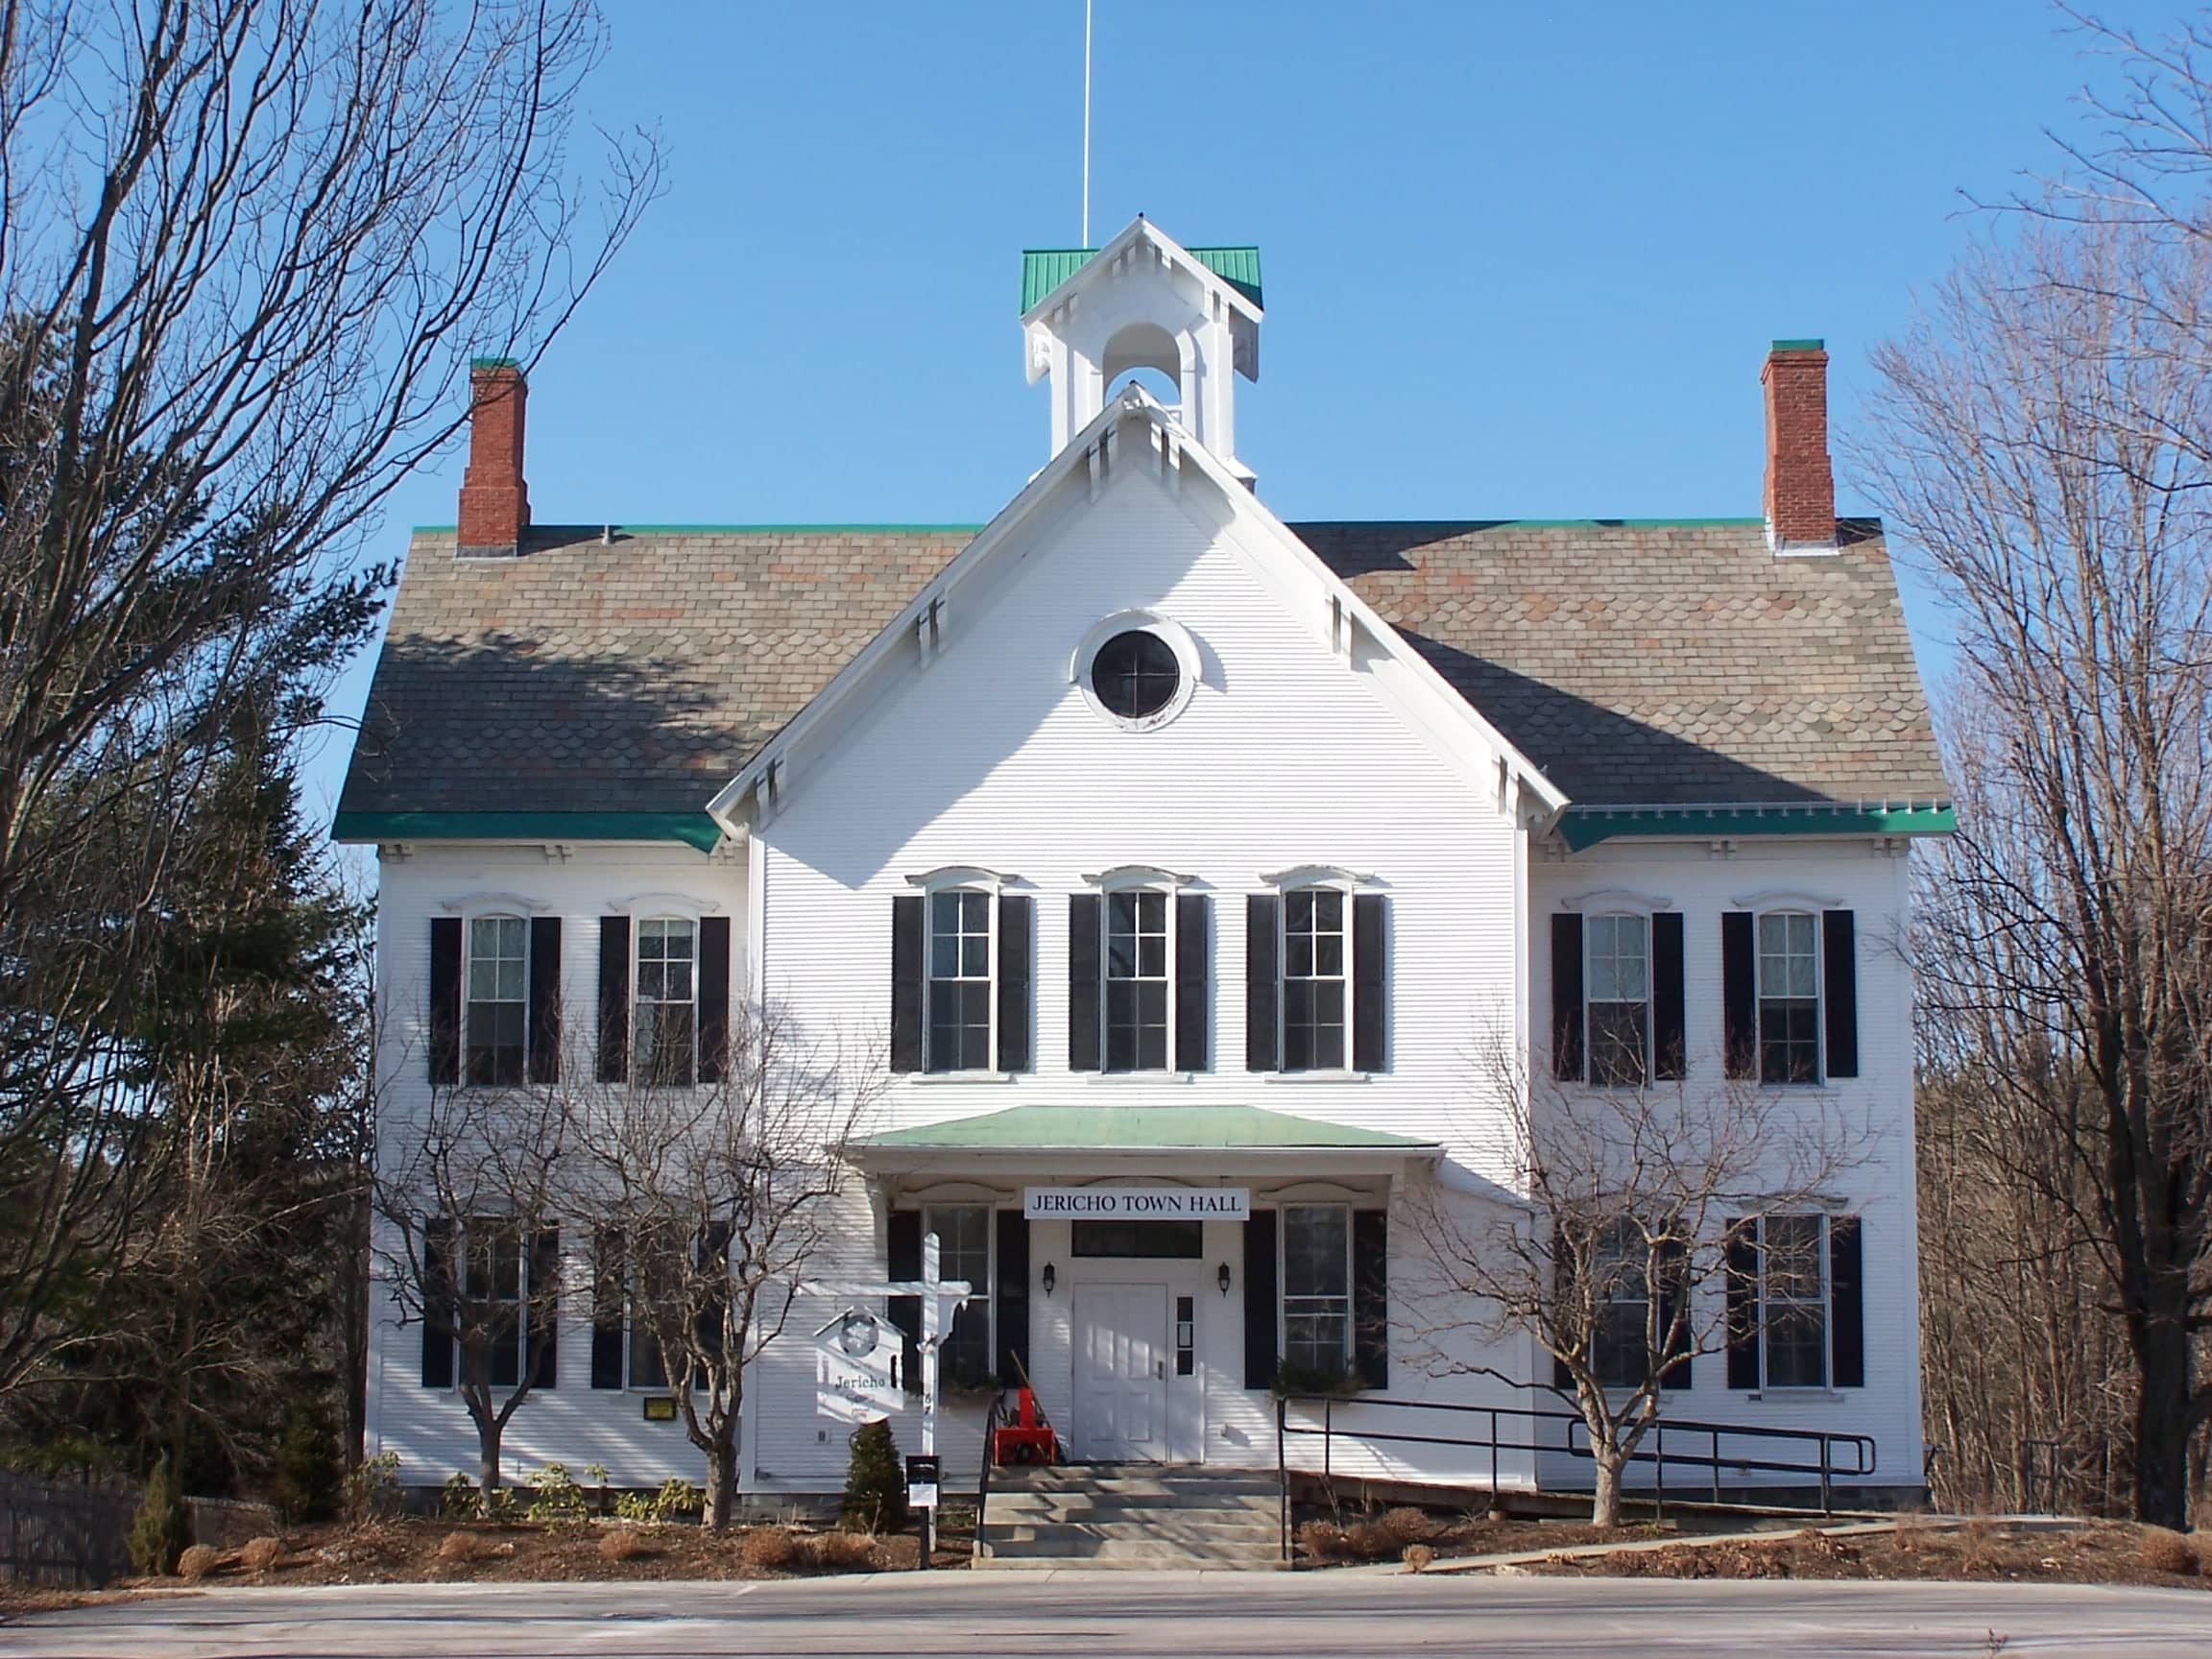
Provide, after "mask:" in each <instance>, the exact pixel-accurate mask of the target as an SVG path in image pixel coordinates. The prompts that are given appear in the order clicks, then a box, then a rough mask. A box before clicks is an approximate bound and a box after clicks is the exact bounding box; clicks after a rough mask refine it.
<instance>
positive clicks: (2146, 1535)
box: [2137, 1527, 2197, 1575]
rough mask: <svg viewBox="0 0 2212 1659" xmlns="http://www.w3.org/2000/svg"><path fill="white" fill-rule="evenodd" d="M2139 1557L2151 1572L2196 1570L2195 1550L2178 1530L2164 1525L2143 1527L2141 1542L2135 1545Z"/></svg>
mask: <svg viewBox="0 0 2212 1659" xmlns="http://www.w3.org/2000/svg"><path fill="white" fill-rule="evenodd" d="M2137 1550H2138V1553H2139V1558H2140V1559H2141V1560H2142V1563H2143V1565H2144V1566H2145V1567H2147V1568H2149V1569H2150V1570H2151V1571H2152V1572H2153V1573H2174V1574H2180V1575H2189V1574H2194V1573H2195V1572H2196V1571H2197V1551H2196V1549H2195V1547H2194V1546H2193V1545H2191V1544H2190V1542H2189V1540H2188V1539H2187V1538H2186V1537H2185V1536H2184V1535H2183V1534H2181V1533H2179V1532H2173V1531H2169V1530H2168V1529H2167V1528H2166V1527H2144V1528H2143V1542H2142V1543H2141V1544H2140V1545H2139V1546H2137Z"/></svg>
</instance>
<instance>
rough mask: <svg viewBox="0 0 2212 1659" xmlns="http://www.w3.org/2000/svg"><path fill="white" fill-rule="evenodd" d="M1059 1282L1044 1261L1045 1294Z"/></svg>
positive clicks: (1049, 1263)
mask: <svg viewBox="0 0 2212 1659" xmlns="http://www.w3.org/2000/svg"><path fill="white" fill-rule="evenodd" d="M1223 1271H1224V1272H1226V1271H1227V1269H1226V1268H1224V1269H1223ZM1059 1282H1060V1275H1059V1274H1057V1273H1055V1272H1054V1271H1053V1270H1052V1263H1051V1262H1046V1263H1045V1294H1046V1295H1047V1296H1049V1295H1051V1294H1052V1286H1055V1285H1057V1284H1058V1283H1059Z"/></svg>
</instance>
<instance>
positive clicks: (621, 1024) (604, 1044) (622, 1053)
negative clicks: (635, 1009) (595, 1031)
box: [599, 916, 630, 1083]
mask: <svg viewBox="0 0 2212 1659" xmlns="http://www.w3.org/2000/svg"><path fill="white" fill-rule="evenodd" d="M629 1075H630V918H629V917H627V916H602V917H600V918H599V1081H600V1082H602V1083H621V1082H624V1081H626V1080H627V1079H628V1078H629Z"/></svg>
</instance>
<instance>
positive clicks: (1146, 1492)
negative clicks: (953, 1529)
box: [991, 1471, 1281, 1503]
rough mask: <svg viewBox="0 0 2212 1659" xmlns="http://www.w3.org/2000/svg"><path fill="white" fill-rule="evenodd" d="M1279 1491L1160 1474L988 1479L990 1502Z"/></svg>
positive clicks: (1269, 1485)
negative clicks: (1071, 1495)
mask: <svg viewBox="0 0 2212 1659" xmlns="http://www.w3.org/2000/svg"><path fill="white" fill-rule="evenodd" d="M1280 1491H1281V1488H1280V1487H1278V1486H1277V1485H1276V1484H1275V1482H1274V1481H1272V1480H1250V1479H1214V1480H1179V1479H1175V1478H1174V1477H1173V1476H1162V1475H1114V1476H1108V1477H1107V1478H1106V1479H1100V1480H1051V1481H1040V1480H1028V1481H1001V1480H1000V1479H998V1474H997V1471H994V1472H993V1474H992V1479H991V1498H992V1502H994V1503H996V1502H998V1499H999V1498H1000V1497H1015V1496H1021V1495H1024V1494H1034V1495H1046V1494H1054V1493H1069V1492H1080V1493H1086V1494H1091V1495H1096V1496H1114V1497H1123V1498H1178V1499H1190V1500H1194V1501H1197V1502H1202V1503H1214V1502H1218V1501H1221V1500H1224V1499H1230V1498H1267V1499H1273V1498H1274V1497H1276V1496H1277V1495H1278V1493H1279V1492H1280Z"/></svg>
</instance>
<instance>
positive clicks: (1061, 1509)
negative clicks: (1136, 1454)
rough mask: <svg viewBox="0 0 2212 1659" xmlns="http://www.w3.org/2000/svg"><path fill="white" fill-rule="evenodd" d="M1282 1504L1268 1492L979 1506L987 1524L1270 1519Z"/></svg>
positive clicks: (1025, 1499)
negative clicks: (1201, 1516)
mask: <svg viewBox="0 0 2212 1659" xmlns="http://www.w3.org/2000/svg"><path fill="white" fill-rule="evenodd" d="M1282 1506H1283V1505H1282V1500H1281V1499H1279V1498H1278V1497H1277V1496H1276V1495H1275V1494H1274V1493H1272V1492H1255V1493H1241V1492H1239V1493H1233V1494H1231V1495H1229V1496H1227V1497H1223V1498H1208V1497H1204V1496H1202V1495H1199V1494H1196V1493H1167V1494H1163V1495H1161V1496H1159V1497H1151V1496H1146V1495H1142V1494H1130V1493H1120V1492H1097V1493H1093V1492H994V1493H992V1494H991V1496H990V1499H989V1500H988V1501H987V1502H986V1503H984V1505H983V1513H984V1514H985V1515H986V1516H987V1517H988V1518H989V1519H991V1520H993V1521H998V1520H999V1519H1001V1518H1005V1519H1009V1520H1010V1519H1012V1518H1013V1517H1015V1516H1017V1515H1020V1516H1038V1515H1042V1516H1048V1517H1051V1518H1053V1519H1060V1518H1064V1517H1071V1516H1078V1515H1081V1516H1094V1515H1095V1516H1101V1517H1104V1516H1115V1515H1124V1516H1130V1517H1136V1516H1142V1515H1161V1516H1166V1515H1178V1514H1184V1513H1187V1512H1193V1511H1196V1512H1203V1513H1206V1514H1214V1515H1264V1516H1273V1515H1275V1514H1277V1513H1279V1512H1280V1510H1281V1509H1282Z"/></svg>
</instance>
